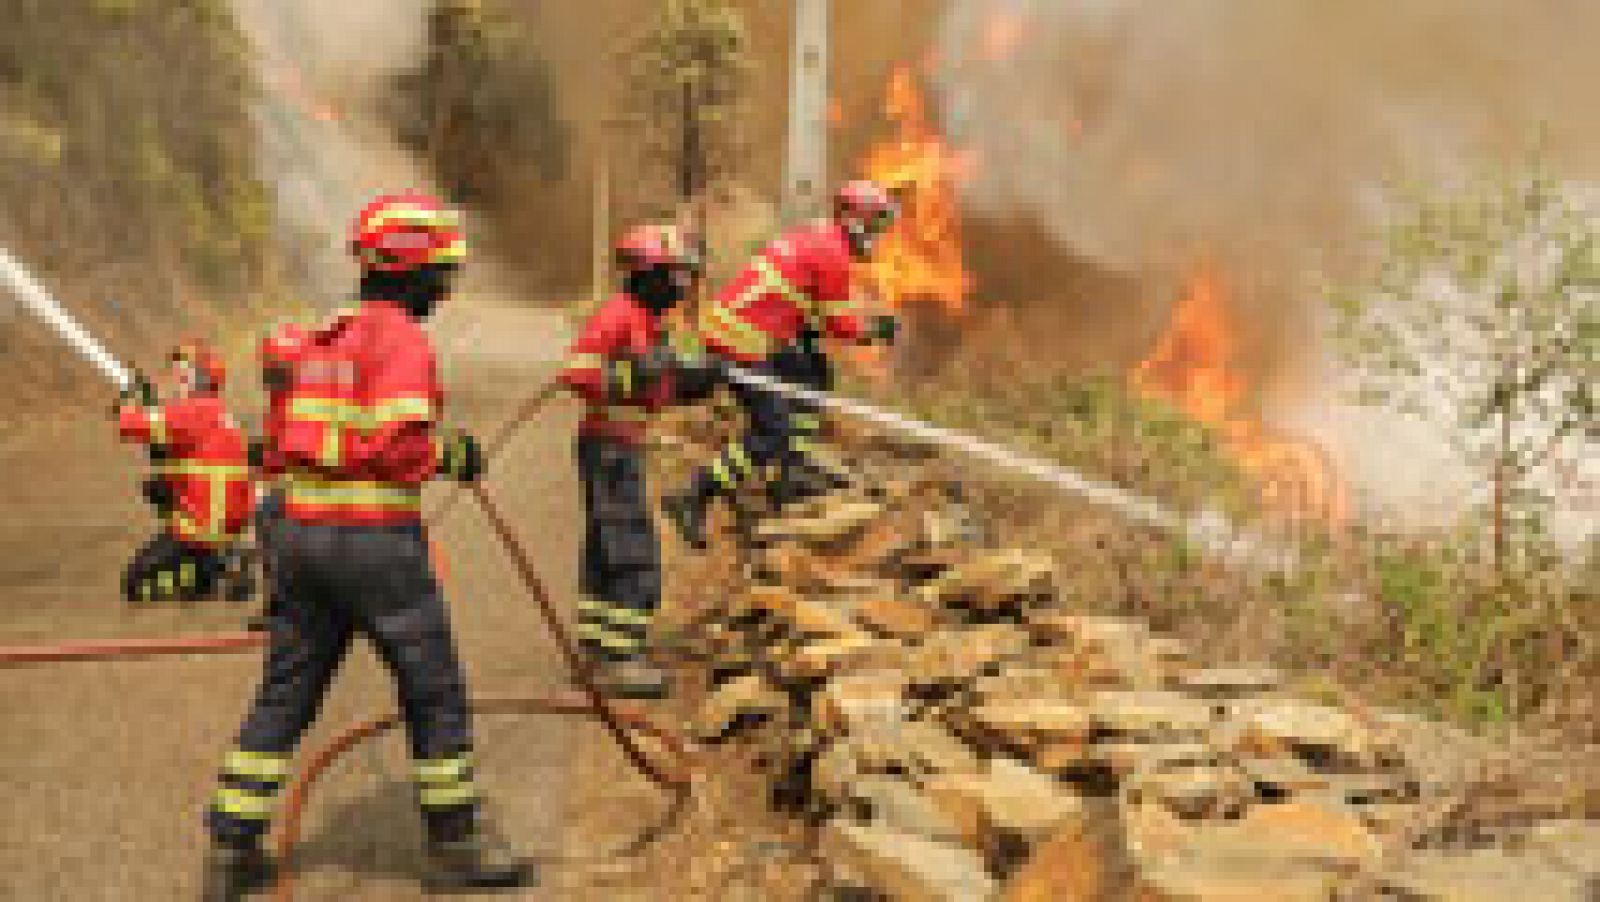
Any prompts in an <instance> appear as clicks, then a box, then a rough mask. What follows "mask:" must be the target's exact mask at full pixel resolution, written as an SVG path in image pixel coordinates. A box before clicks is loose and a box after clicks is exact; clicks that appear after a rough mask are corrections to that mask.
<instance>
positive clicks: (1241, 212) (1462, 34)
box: [936, 0, 1600, 500]
mask: <svg viewBox="0 0 1600 902" xmlns="http://www.w3.org/2000/svg"><path fill="white" fill-rule="evenodd" d="M1596 35H1600V3H1595V2H1592V0H1525V2H1518V3H1509V2H1505V0H1338V2H1330V0H953V2H952V3H951V5H950V8H949V11H948V13H947V15H946V17H945V20H944V22H943V29H942V36H941V43H940V47H939V53H938V65H937V68H936V73H937V79H938V82H939V87H940V89H941V91H940V92H941V96H942V97H943V98H944V103H945V107H944V111H943V112H944V115H945V120H946V123H947V125H948V127H949V129H950V133H951V136H952V138H953V140H954V141H955V142H956V143H957V144H959V145H961V146H964V147H966V148H970V149H971V150H972V151H974V152H975V154H976V157H977V161H978V162H977V165H976V167H975V170H974V172H973V174H972V176H971V178H970V180H969V181H968V182H967V183H966V184H965V185H964V186H963V191H964V202H965V204H966V206H967V208H968V209H969V210H971V211H973V212H974V213H977V214H980V215H982V214H993V215H1002V216H1004V215H1019V214H1020V215H1029V216H1032V217H1036V218H1037V219H1038V220H1039V221H1040V222H1041V223H1043V224H1044V225H1045V227H1046V228H1047V229H1048V230H1049V232H1050V233H1051V234H1052V235H1053V236H1054V237H1055V238H1056V239H1057V240H1059V241H1061V242H1062V243H1064V244H1065V245H1067V246H1069V247H1072V248H1074V249H1075V250H1077V251H1079V252H1082V253H1087V254H1089V255H1092V256H1094V257H1096V258H1097V259H1099V260H1101V261H1102V262H1104V263H1106V264H1108V265H1110V266H1112V267H1114V268H1117V269H1122V270H1126V271H1130V272H1133V273H1136V274H1138V275H1140V276H1142V277H1143V278H1145V279H1146V280H1148V283H1149V284H1150V285H1151V286H1152V288H1151V290H1152V291H1156V292H1160V293H1161V295H1162V296H1163V297H1171V296H1173V290H1172V288H1171V285H1172V283H1173V281H1174V280H1176V279H1177V278H1179V277H1181V275H1182V274H1183V273H1184V271H1185V270H1186V269H1187V268H1189V267H1191V266H1192V265H1193V264H1194V262H1195V260H1196V259H1197V258H1199V257H1202V256H1204V257H1208V258H1210V259H1212V260H1215V261H1217V262H1218V263H1219V264H1220V265H1221V266H1222V267H1223V269H1224V271H1225V272H1228V273H1229V274H1230V282H1231V283H1232V284H1233V285H1234V287H1235V288H1236V289H1237V290H1236V291H1235V293H1234V294H1233V296H1232V302H1233V305H1234V311H1235V314H1236V316H1237V318H1238V319H1239V321H1240V322H1239V325H1240V327H1241V329H1242V330H1244V331H1245V332H1246V334H1245V335H1243V336H1241V338H1242V354H1243V356H1244V357H1245V359H1244V360H1243V361H1242V363H1243V364H1244V365H1245V366H1246V367H1247V368H1248V369H1249V370H1251V371H1252V372H1251V375H1252V377H1253V378H1252V381H1253V382H1256V383H1258V384H1260V383H1265V385H1266V388H1267V392H1268V397H1266V398H1265V399H1264V402H1265V405H1266V406H1267V408H1268V412H1269V417H1270V418H1272V419H1274V420H1276V421H1277V422H1279V423H1280V424H1297V425H1299V426H1300V427H1302V428H1307V429H1310V430H1311V431H1313V432H1314V433H1316V434H1318V435H1319V436H1321V437H1322V438H1324V440H1325V441H1327V443H1328V444H1329V445H1330V450H1331V451H1333V452H1334V454H1335V457H1336V458H1338V459H1339V460H1340V461H1341V463H1342V464H1343V465H1344V467H1346V468H1347V472H1349V473H1352V474H1353V475H1354V476H1355V478H1356V479H1357V481H1358V482H1360V483H1362V484H1363V485H1364V487H1365V488H1367V489H1368V490H1371V491H1375V492H1376V493H1377V494H1378V495H1379V496H1380V497H1384V498H1388V499H1389V500H1399V499H1402V498H1406V499H1414V498H1418V497H1427V496H1428V495H1429V494H1430V493H1431V494H1433V496H1434V497H1443V495H1442V494H1441V493H1440V488H1439V485H1438V483H1437V481H1436V480H1438V479H1439V478H1440V476H1441V474H1445V473H1450V468H1449V466H1448V465H1447V460H1446V457H1445V456H1443V454H1442V450H1441V445H1442V443H1441V442H1440V441H1439V440H1438V438H1437V436H1436V434H1431V433H1430V431H1429V429H1428V428H1426V427H1425V426H1414V425H1413V426H1408V425H1406V424H1403V423H1399V422H1396V421H1395V419H1394V418H1393V417H1388V416H1384V415H1374V414H1372V413H1370V412H1364V411H1355V410H1353V409H1351V408H1350V407H1348V406H1347V405H1344V404H1342V403H1340V401H1339V399H1337V398H1334V397H1331V392H1330V391H1328V390H1327V388H1326V387H1327V386H1328V385H1330V384H1334V383H1335V382H1336V381H1337V368H1336V367H1334V366H1333V365H1332V364H1331V363H1330V361H1329V359H1328V354H1327V351H1326V349H1325V348H1323V347H1321V346H1320V344H1319V341H1318V327H1319V322H1318V320H1319V316H1318V310H1319V308H1320V306H1321V293H1320V290H1319V289H1320V285H1321V284H1322V283H1323V281H1324V280H1327V279H1333V280H1339V279H1343V278H1346V277H1348V276H1349V275H1350V274H1351V273H1352V272H1353V271H1355V268H1356V267H1358V266H1361V265H1363V264H1364V263H1367V262H1370V260H1369V259H1367V257H1368V255H1369V252H1370V250H1371V248H1370V245H1369V243H1368V242H1367V239H1368V237H1369V236H1370V235H1371V234H1372V230H1373V229H1374V227H1375V226H1376V225H1378V224H1379V222H1380V221H1381V219H1382V217H1383V213H1384V212H1385V207H1386V204H1387V202H1388V200H1389V198H1390V197H1391V196H1392V189H1393V188H1394V187H1396V186H1397V185H1422V186H1434V187H1437V186H1442V185H1446V184H1448V183H1450V182H1452V181H1454V180H1456V179H1458V178H1460V177H1462V176H1465V175H1469V174H1471V173H1474V172H1476V171H1479V170H1481V169H1483V168H1485V167H1489V166H1493V165H1496V164H1497V163H1503V162H1507V161H1516V160H1518V159H1519V158H1521V157H1523V156H1524V155H1526V154H1527V153H1528V152H1529V151H1530V150H1531V149H1532V148H1533V147H1534V146H1535V145H1541V146H1542V148H1543V150H1544V152H1545V155H1546V156H1547V158H1548V159H1547V162H1548V163H1549V164H1550V165H1551V166H1552V168H1553V169H1554V170H1555V172H1556V174H1557V175H1559V176H1562V177H1565V178H1568V179H1573V180H1594V179H1595V178H1596V177H1597V175H1600V116H1597V115H1595V113H1594V105H1593V99H1592V94H1593V90H1594V86H1595V85H1597V84H1600V53H1597V52H1595V37H1596ZM1380 442H1381V444H1382V447H1376V445H1377V444H1378V443H1380ZM1461 477H1462V474H1459V473H1457V474H1455V478H1457V479H1459V478H1461Z"/></svg>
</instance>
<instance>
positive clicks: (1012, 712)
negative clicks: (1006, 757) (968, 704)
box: [971, 699, 1094, 751]
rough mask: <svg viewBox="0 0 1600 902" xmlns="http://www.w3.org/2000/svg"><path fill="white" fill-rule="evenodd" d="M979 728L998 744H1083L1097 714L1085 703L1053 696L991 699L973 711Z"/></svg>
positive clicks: (1025, 747)
mask: <svg viewBox="0 0 1600 902" xmlns="http://www.w3.org/2000/svg"><path fill="white" fill-rule="evenodd" d="M971 717H972V720H973V722H974V723H975V724H976V725H977V727H978V729H979V730H981V731H982V732H983V733H984V734H986V735H988V736H989V737H991V738H992V740H993V741H994V742H995V743H997V744H998V745H1000V746H1002V747H1005V748H1009V749H1011V750H1014V751H1028V750H1032V749H1036V748H1038V747H1040V746H1042V745H1047V744H1060V743H1063V742H1069V743H1082V742H1085V741H1087V740H1088V738H1089V734H1090V732H1091V731H1092V730H1093V729H1094V716H1093V715H1092V714H1091V713H1090V712H1089V710H1088V709H1086V708H1085V707H1083V706H1082V705H1077V704H1073V703H1071V702H1064V701H1053V700H1049V699H1024V700H1019V701H1011V702H1005V701H1000V702H991V703H989V704H986V705H982V706H980V707H977V708H974V709H973V710H972V712H971Z"/></svg>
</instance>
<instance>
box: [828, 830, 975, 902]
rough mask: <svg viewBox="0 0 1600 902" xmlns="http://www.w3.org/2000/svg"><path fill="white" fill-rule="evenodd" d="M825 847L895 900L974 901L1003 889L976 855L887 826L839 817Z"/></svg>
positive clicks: (906, 901) (922, 901)
mask: <svg viewBox="0 0 1600 902" xmlns="http://www.w3.org/2000/svg"><path fill="white" fill-rule="evenodd" d="M821 848H822V851H823V854H824V855H827V856H829V857H830V858H837V859H838V860H839V861H840V862H841V864H842V866H843V867H845V868H846V869H847V870H849V871H852V872H854V873H856V874H859V875H861V877H862V878H864V879H865V880H866V881H868V882H869V883H870V885H871V886H872V887H873V888H875V889H877V890H879V891H880V892H882V893H883V894H885V895H886V896H888V897H889V898H890V899H893V900H895V902H974V900H983V899H988V898H990V897H991V896H993V895H994V894H995V892H996V891H997V889H998V886H997V884H996V883H995V881H994V878H992V877H990V876H989V874H988V872H987V871H986V870H985V869H984V866H983V862H982V860H981V859H979V857H978V856H977V855H976V854H975V853H973V852H971V851H969V850H967V849H964V848H962V847H960V846H957V845H954V844H951V843H942V842H938V841H936V840H931V839H927V838H924V837H920V836H915V835H912V834H908V833H903V832H900V831H898V830H894V829H891V828H889V827H885V826H882V825H870V824H867V825H864V824H855V823H850V822H848V821H844V820H840V819H835V820H833V821H830V822H829V823H828V824H827V826H825V827H824V828H823V831H822V840H821Z"/></svg>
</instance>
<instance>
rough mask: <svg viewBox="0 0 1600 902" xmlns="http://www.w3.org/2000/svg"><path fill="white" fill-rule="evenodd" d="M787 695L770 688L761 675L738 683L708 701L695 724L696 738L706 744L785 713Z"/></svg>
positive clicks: (722, 690) (727, 685) (755, 675)
mask: <svg viewBox="0 0 1600 902" xmlns="http://www.w3.org/2000/svg"><path fill="white" fill-rule="evenodd" d="M788 705H789V698H788V696H787V695H785V694H783V693H782V692H779V691H778V690H776V689H774V688H772V687H771V686H769V685H768V684H767V682H766V680H764V679H762V678H761V676H760V675H758V674H748V675H746V676H742V677H739V678H737V679H734V680H732V681H730V682H728V683H726V684H724V685H723V686H722V687H721V688H719V689H717V691H715V692H713V693H712V694H711V696H710V697H709V698H708V699H706V701H705V703H704V704H702V705H701V706H700V711H699V714H698V715H697V716H696V718H695V722H694V735H695V737H696V738H698V739H702V740H716V739H721V738H724V737H725V736H726V735H727V734H728V733H730V732H732V731H733V730H734V729H736V728H737V727H738V726H739V725H741V724H743V723H748V722H751V721H755V720H764V719H766V718H767V717H769V716H771V715H773V714H775V713H777V712H779V711H782V710H783V709H785V708H787V707H788Z"/></svg>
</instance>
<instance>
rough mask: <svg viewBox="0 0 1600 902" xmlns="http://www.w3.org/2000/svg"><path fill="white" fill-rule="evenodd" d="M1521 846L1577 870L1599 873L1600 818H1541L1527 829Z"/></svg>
mask: <svg viewBox="0 0 1600 902" xmlns="http://www.w3.org/2000/svg"><path fill="white" fill-rule="evenodd" d="M1521 846H1522V847H1523V848H1525V849H1526V850H1527V851H1529V852H1530V853H1532V854H1534V855H1538V856H1539V857H1541V858H1545V859H1547V860H1550V861H1553V862H1556V863H1557V864H1560V865H1562V866H1563V867H1566V868H1569V869H1571V870H1573V871H1576V872H1578V873H1582V874H1587V875H1590V876H1597V875H1600V820H1590V821H1584V820H1556V821H1544V822H1542V823H1538V824H1535V825H1534V826H1533V828H1532V829H1531V830H1529V831H1528V834H1527V835H1526V836H1525V837H1523V839H1522V842H1521Z"/></svg>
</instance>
